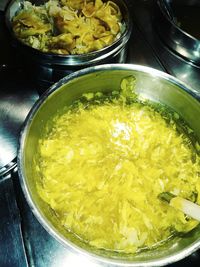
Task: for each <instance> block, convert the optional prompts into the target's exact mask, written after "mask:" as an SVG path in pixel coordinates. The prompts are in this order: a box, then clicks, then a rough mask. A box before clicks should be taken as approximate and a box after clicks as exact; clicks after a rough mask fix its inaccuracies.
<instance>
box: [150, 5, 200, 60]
mask: <svg viewBox="0 0 200 267" xmlns="http://www.w3.org/2000/svg"><path fill="white" fill-rule="evenodd" d="M174 6H175V7H174ZM181 6H188V8H189V7H193V8H195V7H197V8H199V7H200V2H199V1H198V0H193V1H190V0H157V5H156V10H155V26H156V28H157V31H158V33H159V35H160V37H161V38H162V40H163V41H164V43H165V44H166V45H167V46H168V47H170V48H171V49H172V50H174V52H176V53H177V54H178V55H179V56H181V57H183V58H185V59H187V60H189V61H191V62H194V63H196V64H198V65H200V40H198V39H197V38H195V37H194V36H192V35H191V34H190V33H188V32H186V31H184V30H183V29H181V28H180V27H179V22H178V21H176V12H175V11H176V10H175V9H179V8H181ZM173 9H174V10H173ZM191 23H192V22H191ZM191 26H192V25H191ZM194 27H195V25H194ZM196 27H198V26H196Z"/></svg>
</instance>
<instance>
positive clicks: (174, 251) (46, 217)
mask: <svg viewBox="0 0 200 267" xmlns="http://www.w3.org/2000/svg"><path fill="white" fill-rule="evenodd" d="M129 75H134V76H135V78H136V93H137V94H138V95H139V96H140V97H143V98H146V99H149V100H151V101H154V102H158V103H162V104H163V105H166V106H167V107H169V108H171V109H172V110H174V111H175V112H177V113H178V114H180V116H181V117H182V118H183V119H184V120H185V121H186V122H187V124H188V125H189V126H190V127H191V128H192V129H193V130H194V132H195V134H196V136H197V139H198V140H200V124H199V121H198V118H199V117H200V103H199V101H198V99H200V95H198V94H197V92H196V91H194V90H192V89H190V88H188V87H187V86H186V85H184V84H183V83H181V82H180V81H178V80H177V79H176V78H173V77H172V76H170V75H168V74H165V73H162V72H160V71H157V70H155V69H151V68H147V67H143V66H137V65H129V64H110V65H101V66H97V67H90V68H86V69H84V70H80V71H77V72H75V73H73V74H71V75H69V76H67V77H65V78H63V79H62V80H60V81H59V82H58V83H56V84H55V85H53V86H52V87H51V88H50V89H49V90H48V91H46V92H45V93H44V94H43V95H42V97H41V98H40V99H39V100H38V101H37V102H36V104H35V105H34V106H33V108H32V110H31V112H30V113H29V115H28V117H27V119H26V121H25V124H24V128H23V130H22V132H21V138H20V146H19V153H18V170H19V177H20V182H21V185H22V188H23V191H24V194H25V197H26V199H27V201H28V203H29V205H30V207H31V210H32V211H33V213H34V214H35V216H36V217H37V219H38V220H39V222H40V223H41V224H42V225H43V226H44V228H45V229H46V230H47V231H48V232H49V233H50V234H51V235H52V236H53V237H55V238H56V239H57V240H58V241H60V242H61V243H62V244H63V245H64V246H67V247H71V248H73V249H75V250H76V251H77V252H82V253H84V254H86V255H88V256H90V257H93V259H94V260H97V261H102V262H106V263H108V264H110V263H113V264H116V265H119V266H161V265H165V264H169V263H171V262H174V261H178V260H180V259H182V258H184V257H186V256H188V255H189V254H191V253H192V252H194V251H195V250H197V249H198V248H199V247H200V227H197V228H196V229H195V230H193V231H192V232H190V233H189V234H187V235H185V236H183V237H176V238H174V239H172V240H170V241H168V242H167V243H165V244H164V245H162V246H160V247H159V248H156V249H152V250H146V251H142V252H140V253H137V254H135V255H131V254H130V255H129V254H128V255H127V254H122V253H114V252H108V251H107V252H106V251H104V250H100V249H95V248H93V247H91V246H89V245H86V244H84V243H83V242H82V241H81V240H80V239H77V238H76V237H75V236H73V235H72V234H71V233H69V232H67V231H66V230H63V228H61V227H60V226H59V223H58V221H57V219H56V217H55V215H54V214H53V213H52V211H51V209H50V208H49V206H48V205H47V204H46V203H44V202H43V201H42V199H41V198H40V197H39V195H38V193H37V190H36V184H35V181H34V179H33V177H34V173H35V165H34V160H33V159H34V157H35V155H37V142H38V139H39V138H40V137H41V136H42V133H43V129H44V127H45V124H46V122H47V120H49V118H51V117H52V116H53V115H54V114H55V112H56V111H57V110H58V109H60V108H62V107H64V106H66V105H70V104H71V103H72V102H73V101H74V100H76V99H77V98H79V97H80V96H81V95H82V94H83V93H86V92H99V91H102V92H109V91H113V90H119V89H120V82H121V80H122V79H123V78H124V77H127V76H129Z"/></svg>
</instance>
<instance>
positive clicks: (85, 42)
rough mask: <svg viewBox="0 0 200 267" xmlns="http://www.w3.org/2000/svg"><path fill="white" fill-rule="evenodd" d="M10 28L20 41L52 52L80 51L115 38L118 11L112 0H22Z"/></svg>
mask: <svg viewBox="0 0 200 267" xmlns="http://www.w3.org/2000/svg"><path fill="white" fill-rule="evenodd" d="M13 31H14V33H15V34H16V36H17V38H18V39H20V40H21V41H22V42H23V43H25V44H27V45H29V46H31V47H33V48H35V49H38V50H41V51H43V52H50V53H55V54H84V53H88V52H92V51H96V50H100V49H102V48H104V47H106V46H109V45H110V44H112V43H113V42H114V41H116V40H117V39H118V38H119V37H120V34H121V32H122V15H121V12H120V9H119V7H118V6H117V4H115V3H114V2H112V1H102V0H73V1H72V0H49V1H48V2H47V3H45V4H44V5H40V6H34V5H32V4H31V3H30V2H28V1H25V3H24V8H23V9H22V10H21V11H20V12H19V13H18V14H17V15H16V16H15V17H14V18H13Z"/></svg>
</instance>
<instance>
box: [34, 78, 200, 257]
mask: <svg viewBox="0 0 200 267" xmlns="http://www.w3.org/2000/svg"><path fill="white" fill-rule="evenodd" d="M132 83H133V79H132V78H131V77H129V78H126V79H124V80H123V81H122V89H121V92H120V93H118V92H113V93H112V94H111V95H105V94H102V93H94V94H93V93H88V94H85V95H83V96H82V98H81V99H79V100H78V101H76V102H75V103H73V104H72V105H71V106H70V107H66V108H64V110H62V111H59V112H58V114H57V115H56V116H55V117H54V118H52V119H50V120H49V122H48V123H47V125H46V131H45V134H44V136H43V137H42V138H41V139H40V140H39V143H38V151H39V155H36V157H35V162H36V166H37V176H36V177H35V179H36V183H37V190H38V193H39V195H40V197H41V198H42V199H43V200H44V201H45V202H46V203H48V205H49V206H50V207H51V209H52V210H53V211H54V212H55V214H56V216H57V217H58V219H59V221H60V224H61V225H62V226H63V227H64V228H65V229H66V230H67V231H70V232H72V233H74V234H75V235H76V236H78V237H79V238H80V239H82V240H84V241H85V242H86V243H88V244H90V245H91V246H94V247H96V248H101V249H105V250H112V251H118V252H124V253H135V252H137V251H139V250H140V249H143V248H152V247H154V246H158V245H159V244H161V243H162V242H164V241H166V240H167V239H169V238H170V237H172V236H174V235H175V234H176V233H177V232H178V233H179V232H188V231H190V230H191V229H193V228H194V227H195V226H197V224H198V222H197V221H195V220H193V219H191V218H189V217H187V216H186V215H184V214H183V213H182V212H181V211H177V210H175V209H174V208H173V207H170V206H169V205H167V204H165V203H163V202H162V201H160V200H159V198H158V195H159V194H160V193H161V192H165V191H167V192H171V193H173V194H175V195H179V196H181V197H183V198H186V199H189V200H191V201H193V202H195V201H196V202H197V203H199V204H200V177H199V173H200V158H199V156H198V153H197V152H196V148H197V149H199V145H198V143H196V148H194V146H193V145H192V144H193V143H194V142H193V140H191V139H190V138H189V137H188V135H186V133H184V131H183V130H181V129H182V128H181V127H180V125H178V124H177V122H175V120H179V116H178V114H175V115H173V113H167V112H166V110H165V109H163V108H161V109H158V108H157V107H154V105H152V104H151V103H146V102H141V101H139V100H137V99H136V98H135V96H136V95H135V94H134V93H133V92H132V93H131V94H130V91H131V90H132V89H131V88H132V85H131V84H132ZM163 110H164V111H163ZM174 117H175V119H173V118H174ZM184 129H185V128H184ZM186 129H187V127H186ZM189 131H190V130H189Z"/></svg>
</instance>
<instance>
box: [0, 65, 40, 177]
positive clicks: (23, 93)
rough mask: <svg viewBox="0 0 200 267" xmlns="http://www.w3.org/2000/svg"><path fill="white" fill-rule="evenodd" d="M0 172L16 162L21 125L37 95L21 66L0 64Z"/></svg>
mask: <svg viewBox="0 0 200 267" xmlns="http://www.w3.org/2000/svg"><path fill="white" fill-rule="evenodd" d="M0 88H1V90H0V176H2V175H5V173H7V172H8V171H10V170H11V169H12V168H13V167H14V166H15V165H16V161H15V158H16V156H17V145H18V137H19V134H20V129H21V126H22V124H23V122H24V120H25V118H26V115H27V114H28V112H29V110H30V109H31V107H32V105H33V104H34V102H35V101H36V100H37V98H38V94H37V91H36V90H35V88H34V86H33V85H32V84H31V82H29V81H27V77H26V74H25V73H23V71H22V70H20V69H15V68H9V67H8V66H6V65H2V66H0Z"/></svg>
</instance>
